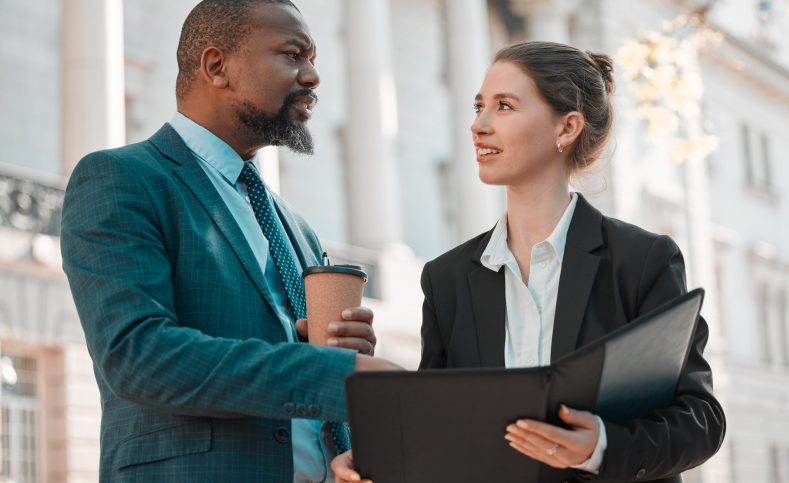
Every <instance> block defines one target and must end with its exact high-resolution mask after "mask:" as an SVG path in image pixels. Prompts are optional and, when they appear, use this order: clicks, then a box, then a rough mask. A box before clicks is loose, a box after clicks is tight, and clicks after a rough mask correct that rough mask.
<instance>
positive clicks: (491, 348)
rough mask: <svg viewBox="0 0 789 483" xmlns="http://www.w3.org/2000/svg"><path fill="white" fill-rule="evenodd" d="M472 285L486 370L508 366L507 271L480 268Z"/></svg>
mask: <svg viewBox="0 0 789 483" xmlns="http://www.w3.org/2000/svg"><path fill="white" fill-rule="evenodd" d="M468 283H469V288H470V289H471V306H472V308H473V311H474V321H475V323H476V325H477V343H478V347H479V357H480V362H482V366H483V367H504V337H505V333H504V320H505V319H504V317H505V310H506V305H507V304H506V300H505V299H506V297H505V293H504V270H503V269H502V270H499V271H498V272H494V271H493V270H490V269H488V268H486V267H483V266H478V267H476V268H475V269H474V270H472V271H471V272H470V273H469V274H468Z"/></svg>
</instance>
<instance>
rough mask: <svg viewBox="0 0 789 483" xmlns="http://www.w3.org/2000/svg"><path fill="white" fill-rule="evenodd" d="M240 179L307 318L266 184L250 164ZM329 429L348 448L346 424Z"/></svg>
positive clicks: (296, 309)
mask: <svg viewBox="0 0 789 483" xmlns="http://www.w3.org/2000/svg"><path fill="white" fill-rule="evenodd" d="M239 179H240V180H241V181H243V182H244V184H246V185H247V193H248V195H249V203H250V204H251V205H252V211H254V212H255V218H256V219H257V221H258V224H259V225H260V229H261V230H263V235H264V236H265V237H266V239H267V240H268V245H269V251H270V252H271V258H273V259H274V265H276V267H277V272H279V276H280V278H281V279H282V285H283V286H284V287H285V293H286V295H287V296H288V302H290V308H291V311H292V312H293V315H295V316H296V318H297V319H303V318H306V317H307V304H306V302H305V298H304V281H303V280H302V278H301V271H300V270H299V269H298V267H297V266H296V261H295V260H294V259H293V257H292V256H291V252H290V248H289V243H290V242H289V241H288V240H287V239H286V238H285V233H284V232H283V231H282V230H281V229H280V228H279V221H278V218H277V214H276V212H275V211H274V204H273V202H272V200H271V196H270V195H269V193H268V190H267V189H266V185H265V184H263V181H261V180H260V176H258V173H257V171H256V170H255V168H254V167H253V166H252V164H251V163H244V169H242V170H241V176H239ZM331 430H332V436H333V437H334V446H335V448H336V449H337V454H340V453H343V452H345V451H347V450H349V449H351V440H350V437H349V435H348V427H347V426H346V425H345V424H344V423H331Z"/></svg>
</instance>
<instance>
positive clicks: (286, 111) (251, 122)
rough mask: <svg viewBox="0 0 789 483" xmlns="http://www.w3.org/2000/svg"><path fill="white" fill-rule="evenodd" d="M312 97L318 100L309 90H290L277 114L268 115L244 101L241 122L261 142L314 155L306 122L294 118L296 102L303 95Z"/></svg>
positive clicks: (240, 108) (240, 114) (240, 112)
mask: <svg viewBox="0 0 789 483" xmlns="http://www.w3.org/2000/svg"><path fill="white" fill-rule="evenodd" d="M305 96H310V97H312V98H313V99H314V100H315V101H316V102H317V100H318V98H317V97H316V96H315V93H313V92H312V91H311V90H309V89H303V90H300V91H296V92H291V93H290V94H288V95H287V97H285V100H284V101H282V107H281V108H280V109H279V111H278V112H277V113H276V114H269V113H267V112H265V111H263V110H261V109H259V108H257V107H255V106H254V105H253V104H252V103H251V102H244V103H242V104H241V106H240V107H239V108H238V109H237V111H236V115H237V116H238V119H239V121H241V124H243V125H244V126H246V127H247V128H249V129H250V130H251V131H252V133H254V134H255V136H256V137H258V138H260V141H261V142H262V143H263V144H265V145H268V146H287V147H289V148H290V149H292V150H293V151H295V152H297V153H301V154H313V152H314V146H313V142H312V135H311V134H310V131H309V130H308V129H307V126H306V125H305V122H301V121H296V120H294V119H293V118H292V117H291V108H292V107H293V104H294V101H295V100H296V99H298V98H300V97H305Z"/></svg>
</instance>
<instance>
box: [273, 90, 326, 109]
mask: <svg viewBox="0 0 789 483" xmlns="http://www.w3.org/2000/svg"><path fill="white" fill-rule="evenodd" d="M304 97H310V98H312V102H313V105H315V104H317V103H318V96H317V95H316V94H315V93H314V92H313V91H311V90H310V89H299V90H297V91H293V92H291V93H290V94H288V95H287V96H285V100H283V101H282V105H283V106H290V105H291V104H295V103H296V101H297V100H298V99H301V98H304Z"/></svg>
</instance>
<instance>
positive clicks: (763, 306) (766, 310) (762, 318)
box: [756, 282, 773, 365]
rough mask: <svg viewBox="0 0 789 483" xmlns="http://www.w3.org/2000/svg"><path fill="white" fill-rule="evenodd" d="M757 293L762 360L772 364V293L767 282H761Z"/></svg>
mask: <svg viewBox="0 0 789 483" xmlns="http://www.w3.org/2000/svg"><path fill="white" fill-rule="evenodd" d="M757 290H758V291H757V294H756V304H757V310H758V315H757V317H758V320H759V328H760V329H761V330H760V332H761V334H760V336H761V342H762V343H761V349H762V354H761V360H762V362H764V363H765V364H768V365H769V364H770V363H772V361H773V356H772V350H771V347H770V342H771V341H770V294H769V289H768V287H767V284H766V283H764V282H762V283H760V284H759V288H758V289H757Z"/></svg>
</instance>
